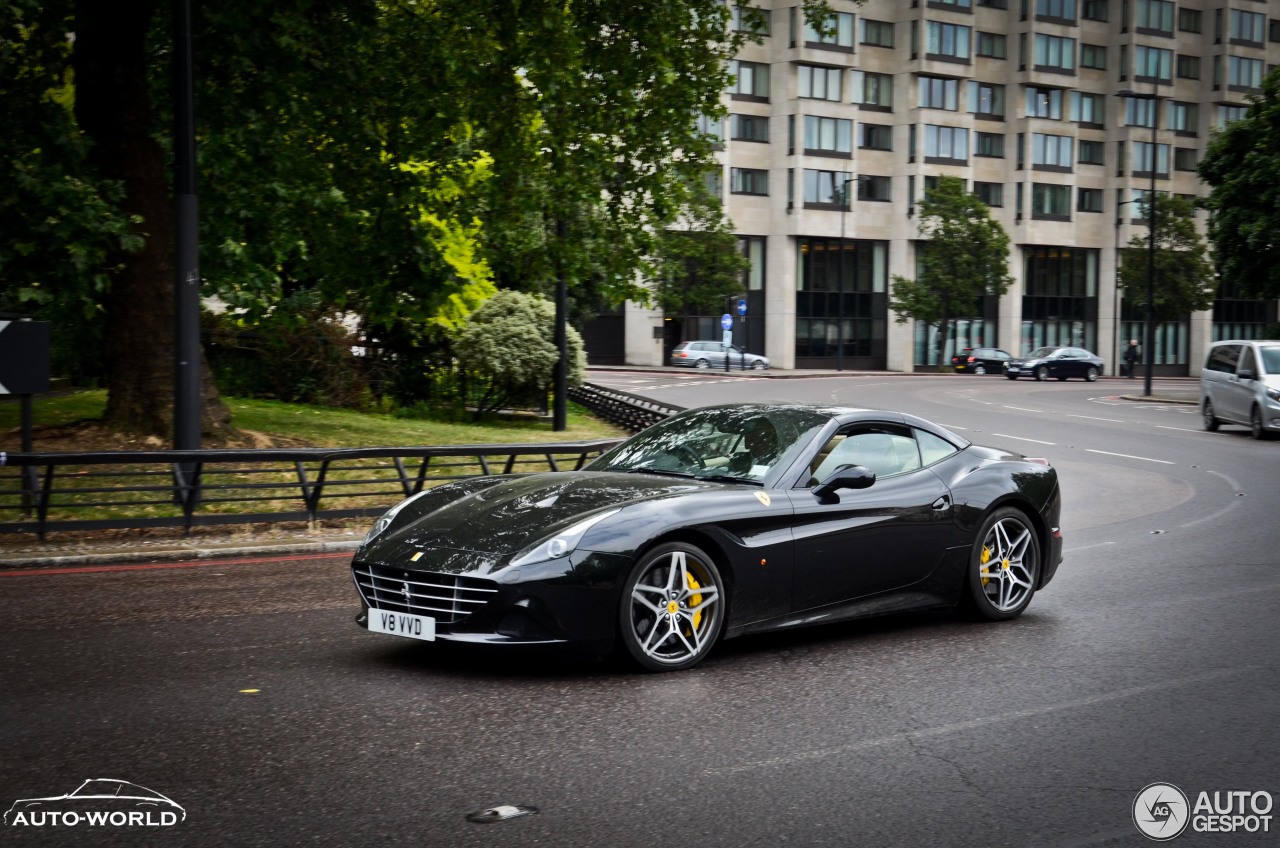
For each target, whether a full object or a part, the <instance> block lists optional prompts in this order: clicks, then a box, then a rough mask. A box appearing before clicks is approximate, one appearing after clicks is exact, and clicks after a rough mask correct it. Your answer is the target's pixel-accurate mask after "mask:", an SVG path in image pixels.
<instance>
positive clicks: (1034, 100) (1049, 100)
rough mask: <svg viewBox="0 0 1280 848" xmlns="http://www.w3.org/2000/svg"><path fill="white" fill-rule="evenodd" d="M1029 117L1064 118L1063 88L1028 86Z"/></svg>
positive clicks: (1057, 119)
mask: <svg viewBox="0 0 1280 848" xmlns="http://www.w3.org/2000/svg"><path fill="white" fill-rule="evenodd" d="M1027 117H1029V118H1052V119H1053V120H1055V121H1061V120H1062V89H1060V88H1039V87H1037V86H1034V85H1029V86H1027Z"/></svg>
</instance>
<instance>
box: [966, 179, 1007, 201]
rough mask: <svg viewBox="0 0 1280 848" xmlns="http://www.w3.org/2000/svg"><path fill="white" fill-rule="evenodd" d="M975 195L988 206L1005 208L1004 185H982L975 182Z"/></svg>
mask: <svg viewBox="0 0 1280 848" xmlns="http://www.w3.org/2000/svg"><path fill="white" fill-rule="evenodd" d="M973 193H974V196H976V197H977V198H978V199H979V200H981V201H982V202H983V203H985V204H987V205H988V206H992V207H1000V206H1004V184H1003V183H981V182H976V181H975V182H974V184H973Z"/></svg>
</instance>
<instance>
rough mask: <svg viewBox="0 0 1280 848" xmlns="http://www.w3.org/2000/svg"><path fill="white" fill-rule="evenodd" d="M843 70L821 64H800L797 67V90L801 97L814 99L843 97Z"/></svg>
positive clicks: (836, 99)
mask: <svg viewBox="0 0 1280 848" xmlns="http://www.w3.org/2000/svg"><path fill="white" fill-rule="evenodd" d="M843 75H844V74H843V72H842V71H841V70H840V69H839V68H824V67H821V66H819V65H798V66H797V67H796V91H797V93H798V94H799V96H801V97H808V98H811V99H813V100H835V101H837V102H838V101H839V100H840V99H841V94H840V80H841V78H842V77H843Z"/></svg>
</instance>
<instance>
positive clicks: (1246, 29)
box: [1228, 9, 1267, 47]
mask: <svg viewBox="0 0 1280 848" xmlns="http://www.w3.org/2000/svg"><path fill="white" fill-rule="evenodd" d="M1266 30H1267V16H1266V15H1262V14H1259V13H1257V12H1245V11H1243V10H1241V9H1232V10H1231V28H1230V29H1229V30H1228V32H1229V33H1230V35H1231V43H1232V44H1244V45H1248V46H1252V47H1262V46H1263V39H1264V38H1266Z"/></svg>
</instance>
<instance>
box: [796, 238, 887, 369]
mask: <svg viewBox="0 0 1280 848" xmlns="http://www.w3.org/2000/svg"><path fill="white" fill-rule="evenodd" d="M843 245H844V251H843V260H842V259H841V250H840V247H841V240H840V239H831V238H798V239H796V367H797V368H831V367H834V365H835V360H836V351H837V349H840V350H841V354H842V357H843V359H844V367H846V368H876V369H878V368H884V367H885V366H884V363H885V356H886V344H885V332H886V329H887V326H888V296H887V294H886V290H887V288H888V280H889V270H888V265H889V261H888V260H889V245H888V243H887V242H883V241H865V240H859V239H844V242H843ZM842 270H843V285H842V284H841V283H842V280H841V271H842Z"/></svg>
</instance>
